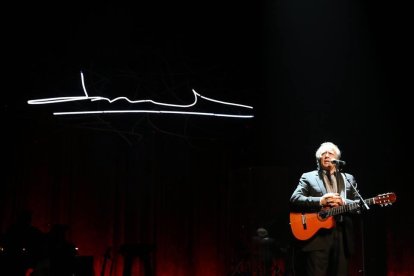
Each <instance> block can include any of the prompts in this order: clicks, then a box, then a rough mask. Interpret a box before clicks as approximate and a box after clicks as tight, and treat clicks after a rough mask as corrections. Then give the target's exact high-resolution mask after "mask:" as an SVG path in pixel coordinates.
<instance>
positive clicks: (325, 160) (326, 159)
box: [320, 149, 338, 171]
mask: <svg viewBox="0 0 414 276" xmlns="http://www.w3.org/2000/svg"><path fill="white" fill-rule="evenodd" d="M333 159H338V156H337V155H336V153H335V151H333V150H332V149H327V150H326V151H324V152H323V153H322V155H321V159H320V161H321V162H320V163H321V167H322V169H324V170H328V171H330V170H332V169H334V168H335V165H334V164H332V162H331V160H333Z"/></svg>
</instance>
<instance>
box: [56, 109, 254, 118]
mask: <svg viewBox="0 0 414 276" xmlns="http://www.w3.org/2000/svg"><path fill="white" fill-rule="evenodd" d="M114 113H153V114H182V115H185V114H187V115H202V116H216V117H232V118H253V117H254V116H253V115H233V114H221V113H210V112H189V111H167V110H97V111H69V112H54V113H53V115H83V114H114Z"/></svg>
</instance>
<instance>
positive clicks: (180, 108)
mask: <svg viewBox="0 0 414 276" xmlns="http://www.w3.org/2000/svg"><path fill="white" fill-rule="evenodd" d="M81 82H82V88H83V92H84V95H82V96H71V97H56V98H44V99H35V100H28V101H27V103H28V104H31V105H36V104H57V103H65V102H77V101H85V100H86V101H90V102H96V101H105V102H107V103H109V104H112V103H115V102H117V101H125V102H127V103H129V104H136V105H137V106H139V105H140V104H141V105H142V104H145V103H150V104H152V105H154V106H156V107H165V108H174V109H175V110H167V109H165V110H163V109H138V108H136V109H118V110H112V109H108V110H93V111H68V112H53V114H54V115H82V114H111V113H158V114H187V115H200V116H217V117H230V118H253V117H254V116H253V115H252V114H245V115H240V114H235V113H225V112H223V113H216V112H199V111H191V108H193V107H195V106H196V105H197V103H198V102H199V100H204V101H207V102H213V103H216V104H219V105H222V106H223V107H224V106H227V107H229V106H231V107H236V108H239V109H241V110H249V111H250V110H252V109H253V107H252V106H248V105H242V104H237V103H231V102H224V101H219V100H215V99H211V98H207V97H204V96H202V95H200V94H199V93H197V92H196V91H195V90H194V89H193V90H192V92H193V95H194V100H193V102H191V103H189V104H182V105H180V104H171V103H163V102H157V101H153V100H150V99H147V100H144V99H143V100H130V99H128V98H127V97H116V98H113V99H110V98H106V97H101V96H89V94H88V91H87V90H86V87H85V79H84V76H83V73H82V72H81Z"/></svg>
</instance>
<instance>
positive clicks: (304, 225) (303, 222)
mask: <svg viewBox="0 0 414 276" xmlns="http://www.w3.org/2000/svg"><path fill="white" fill-rule="evenodd" d="M302 225H303V229H305V230H306V229H307V228H308V227H307V226H306V214H302Z"/></svg>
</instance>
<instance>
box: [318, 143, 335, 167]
mask: <svg viewBox="0 0 414 276" xmlns="http://www.w3.org/2000/svg"><path fill="white" fill-rule="evenodd" d="M329 150H333V151H334V152H335V154H336V155H337V157H338V159H340V158H341V151H340V150H339V148H338V146H337V145H335V144H334V143H332V142H324V143H322V144H321V145H320V147H319V148H318V149H317V150H316V153H315V157H316V164H317V165H318V169H320V159H321V156H322V154H323V153H324V152H327V151H329Z"/></svg>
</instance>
